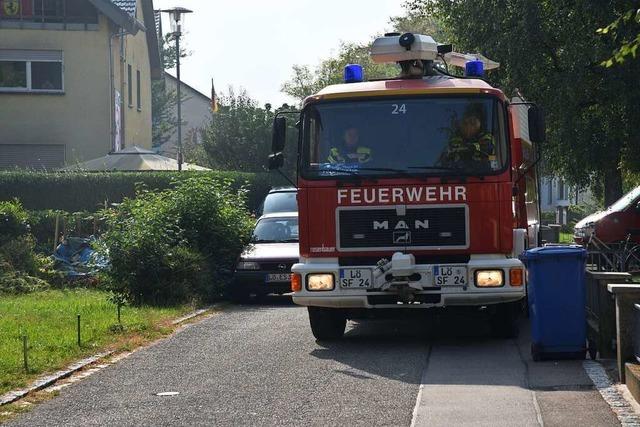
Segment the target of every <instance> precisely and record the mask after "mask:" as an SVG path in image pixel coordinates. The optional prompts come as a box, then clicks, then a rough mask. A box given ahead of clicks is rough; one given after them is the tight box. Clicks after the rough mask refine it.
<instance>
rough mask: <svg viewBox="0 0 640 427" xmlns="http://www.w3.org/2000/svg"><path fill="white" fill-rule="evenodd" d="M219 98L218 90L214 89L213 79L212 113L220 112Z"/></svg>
mask: <svg viewBox="0 0 640 427" xmlns="http://www.w3.org/2000/svg"><path fill="white" fill-rule="evenodd" d="M218 109H219V107H218V97H217V96H216V89H215V87H213V79H211V111H212V112H214V113H217V112H218Z"/></svg>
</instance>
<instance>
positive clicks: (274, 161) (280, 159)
mask: <svg viewBox="0 0 640 427" xmlns="http://www.w3.org/2000/svg"><path fill="white" fill-rule="evenodd" d="M282 166H284V155H283V154H282V152H278V153H275V154H269V170H274V169H280V168H281V167H282Z"/></svg>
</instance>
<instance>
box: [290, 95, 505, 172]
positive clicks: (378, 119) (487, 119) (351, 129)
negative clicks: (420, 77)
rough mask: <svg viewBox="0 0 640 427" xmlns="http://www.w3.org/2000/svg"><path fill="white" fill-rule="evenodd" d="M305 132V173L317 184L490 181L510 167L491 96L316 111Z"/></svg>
mask: <svg viewBox="0 0 640 427" xmlns="http://www.w3.org/2000/svg"><path fill="white" fill-rule="evenodd" d="M302 132H303V141H304V143H303V155H302V164H301V166H302V167H301V172H302V176H303V177H305V178H311V179H313V178H322V177H332V178H335V177H338V176H353V175H367V176H395V175H399V176H407V174H408V173H410V174H412V175H413V174H420V175H422V174H426V175H452V174H453V175H474V176H478V175H490V174H495V173H497V172H499V171H501V170H503V168H504V167H505V165H506V161H507V145H506V132H505V113H504V109H503V108H502V105H501V104H500V103H499V101H497V100H496V99H493V98H488V97H451V96H449V97H428V98H426V97H423V98H405V99H399V98H393V99H389V98H385V99H381V100H375V99H374V100H366V101H346V102H342V101H341V102H324V103H317V104H311V105H309V106H307V107H306V108H305V111H304V112H303V129H302Z"/></svg>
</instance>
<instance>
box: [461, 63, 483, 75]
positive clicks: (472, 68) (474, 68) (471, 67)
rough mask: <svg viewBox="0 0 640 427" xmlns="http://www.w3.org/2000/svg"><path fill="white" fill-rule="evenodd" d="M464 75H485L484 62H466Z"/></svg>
mask: <svg viewBox="0 0 640 427" xmlns="http://www.w3.org/2000/svg"><path fill="white" fill-rule="evenodd" d="M464 75H465V76H467V77H482V76H484V63H483V62H482V61H478V60H475V61H467V62H465V64H464Z"/></svg>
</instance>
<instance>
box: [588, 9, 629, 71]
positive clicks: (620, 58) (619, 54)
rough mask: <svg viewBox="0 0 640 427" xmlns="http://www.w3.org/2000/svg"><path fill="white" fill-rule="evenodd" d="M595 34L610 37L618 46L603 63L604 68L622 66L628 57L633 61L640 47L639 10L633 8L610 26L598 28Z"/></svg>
mask: <svg viewBox="0 0 640 427" xmlns="http://www.w3.org/2000/svg"><path fill="white" fill-rule="evenodd" d="M597 33H598V34H602V35H610V36H611V37H612V38H613V40H614V42H615V43H616V45H617V46H618V47H616V49H615V50H614V51H613V56H612V57H611V58H609V59H607V60H606V61H604V63H603V65H604V66H606V67H613V66H614V64H622V63H624V61H625V59H627V57H629V56H631V57H633V58H634V59H635V58H636V52H637V50H638V46H640V9H638V8H635V7H634V8H632V9H629V10H627V11H626V12H625V13H624V15H622V16H620V17H618V18H617V19H616V20H614V21H613V22H612V23H611V24H609V25H607V26H606V27H604V28H598V31H597Z"/></svg>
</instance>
